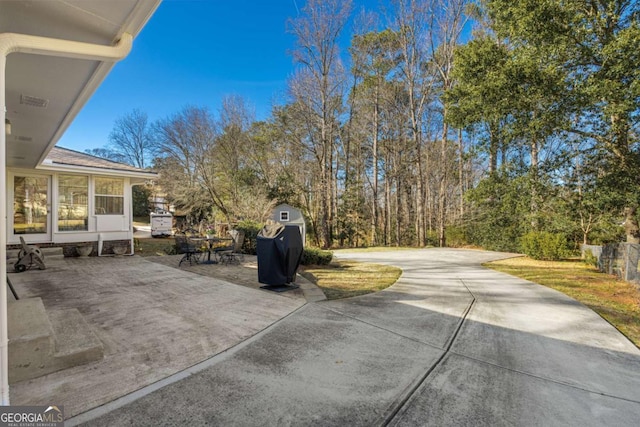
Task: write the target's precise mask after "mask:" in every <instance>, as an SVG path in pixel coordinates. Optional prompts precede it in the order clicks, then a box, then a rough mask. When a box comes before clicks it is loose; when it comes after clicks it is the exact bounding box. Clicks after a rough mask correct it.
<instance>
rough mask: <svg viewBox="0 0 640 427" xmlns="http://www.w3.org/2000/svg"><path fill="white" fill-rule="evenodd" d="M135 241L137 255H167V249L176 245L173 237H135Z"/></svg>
mask: <svg viewBox="0 0 640 427" xmlns="http://www.w3.org/2000/svg"><path fill="white" fill-rule="evenodd" d="M135 241H136V247H135V251H136V255H140V256H156V255H166V254H167V252H166V251H165V249H169V248H172V247H173V246H174V245H175V240H174V239H173V237H161V238H156V239H154V238H149V239H135Z"/></svg>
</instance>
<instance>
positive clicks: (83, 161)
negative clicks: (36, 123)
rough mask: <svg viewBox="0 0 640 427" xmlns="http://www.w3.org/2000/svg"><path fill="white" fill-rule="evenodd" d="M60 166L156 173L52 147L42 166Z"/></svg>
mask: <svg viewBox="0 0 640 427" xmlns="http://www.w3.org/2000/svg"><path fill="white" fill-rule="evenodd" d="M52 166H53V167H62V168H67V169H69V168H72V169H76V168H77V169H82V170H87V169H100V170H104V171H105V172H107V171H108V172H119V174H122V173H124V174H126V175H131V174H133V175H136V176H138V175H140V174H145V175H149V177H150V178H151V177H156V176H157V174H156V173H155V172H153V171H149V170H146V169H140V168H137V167H135V166H131V165H127V164H125V163H119V162H114V161H111V160H107V159H103V158H101V157H96V156H92V155H91V154H86V153H81V152H79V151H74V150H70V149H68V148H62V147H53V149H51V151H50V152H49V154H48V155H47V158H46V160H45V161H44V162H43V164H42V167H44V168H50V167H52Z"/></svg>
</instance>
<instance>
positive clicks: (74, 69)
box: [0, 0, 161, 168]
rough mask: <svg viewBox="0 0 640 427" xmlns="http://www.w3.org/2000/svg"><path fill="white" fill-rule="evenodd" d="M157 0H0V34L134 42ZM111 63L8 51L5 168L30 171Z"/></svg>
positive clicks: (96, 42) (106, 43)
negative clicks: (129, 37) (130, 39)
mask: <svg viewBox="0 0 640 427" xmlns="http://www.w3.org/2000/svg"><path fill="white" fill-rule="evenodd" d="M160 1H161V0H111V1H86V0H85V1H83V0H48V1H39V0H35V1H32V0H21V1H6V0H5V1H0V33H17V34H24V35H30V36H38V37H44V38H48V39H60V40H67V41H73V42H81V43H89V44H93V45H98V46H114V45H115V44H116V43H117V42H119V41H120V40H121V39H122V38H123V37H124V36H126V33H128V34H131V35H132V36H133V37H134V38H135V37H136V36H137V34H138V33H139V32H140V30H141V29H142V27H143V26H144V25H145V23H146V22H147V20H148V19H149V18H150V17H151V15H152V14H153V12H154V11H155V10H156V8H157V7H158V5H159V4H160ZM114 64H115V62H114V61H112V60H99V59H98V60H95V59H77V58H67V57H60V56H49V55H44V54H35V55H34V54H31V53H12V54H10V55H9V56H8V57H7V64H6V117H7V119H8V120H9V121H10V122H11V134H10V135H7V136H6V147H7V149H6V162H7V163H6V164H7V166H9V167H20V168H35V167H36V166H38V165H39V164H41V163H42V162H43V161H44V160H45V158H46V156H47V154H48V152H49V151H50V150H51V149H52V148H53V147H54V146H55V144H56V142H58V140H59V139H60V137H61V136H62V135H63V133H64V132H65V130H66V129H67V128H68V127H69V125H70V124H71V122H72V121H73V120H74V118H75V117H76V115H77V114H78V113H79V112H80V110H81V109H82V107H83V106H84V105H85V103H86V102H87V101H88V100H89V98H90V97H91V95H93V93H94V92H95V91H96V89H97V88H98V87H99V86H100V84H101V83H102V81H103V80H104V79H105V77H106V76H107V74H108V73H109V71H111V69H112V68H113V66H114Z"/></svg>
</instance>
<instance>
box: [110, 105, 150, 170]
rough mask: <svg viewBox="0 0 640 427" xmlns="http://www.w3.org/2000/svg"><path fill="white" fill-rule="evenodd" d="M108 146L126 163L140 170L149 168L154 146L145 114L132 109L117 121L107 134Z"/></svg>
mask: <svg viewBox="0 0 640 427" xmlns="http://www.w3.org/2000/svg"><path fill="white" fill-rule="evenodd" d="M109 145H110V149H111V150H112V151H114V152H116V153H118V154H119V155H120V156H121V158H122V159H124V161H125V162H126V163H128V164H130V165H133V166H136V167H139V168H142V169H144V168H146V167H147V166H149V162H150V161H151V160H152V158H153V154H154V144H153V138H152V130H151V126H150V124H149V118H148V117H147V113H145V112H143V111H141V110H138V109H134V110H133V111H131V112H130V113H128V114H126V115H124V116H122V117H120V118H119V119H117V120H116V122H115V124H114V126H113V129H112V130H111V133H110V134H109Z"/></svg>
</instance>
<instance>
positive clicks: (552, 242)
mask: <svg viewBox="0 0 640 427" xmlns="http://www.w3.org/2000/svg"><path fill="white" fill-rule="evenodd" d="M520 244H521V247H522V251H523V252H524V253H525V254H527V255H528V256H530V257H531V258H533V259H539V260H546V261H557V260H560V259H563V258H565V257H567V256H568V255H569V248H568V246H567V237H566V236H565V235H564V234H560V233H559V234H553V233H548V232H546V231H539V232H538V231H532V232H529V233H527V234H525V235H524V236H522V239H521V240H520Z"/></svg>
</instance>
